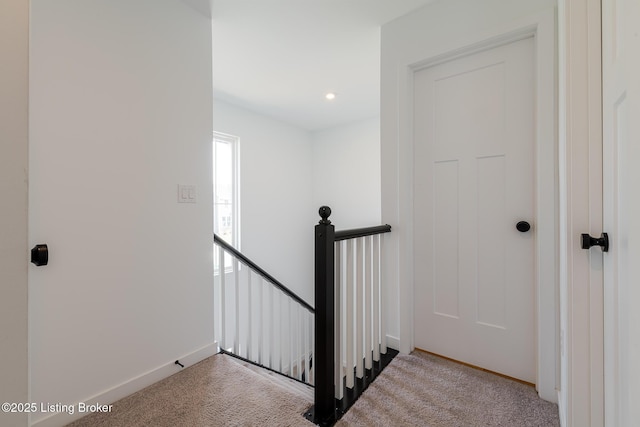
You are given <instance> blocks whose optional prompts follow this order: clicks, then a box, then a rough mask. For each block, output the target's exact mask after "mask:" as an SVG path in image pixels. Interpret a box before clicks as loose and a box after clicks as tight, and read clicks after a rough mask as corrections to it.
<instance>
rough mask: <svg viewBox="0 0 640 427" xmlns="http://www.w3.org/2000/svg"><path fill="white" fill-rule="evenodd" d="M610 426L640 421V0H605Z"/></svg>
mask: <svg viewBox="0 0 640 427" xmlns="http://www.w3.org/2000/svg"><path fill="white" fill-rule="evenodd" d="M602 6H603V7H602V41H603V45H602V49H603V50H602V71H603V180H604V182H603V189H604V193H603V198H604V205H603V206H604V210H603V216H604V231H605V232H608V234H609V237H610V238H611V247H610V249H609V252H608V253H606V254H605V255H604V273H605V274H604V300H605V307H604V317H605V329H604V334H605V345H604V348H605V353H604V357H605V425H606V426H608V427H627V426H636V425H638V422H639V421H638V420H640V406H638V402H640V368H639V367H638V360H640V316H639V315H638V313H639V310H638V304H640V291H639V289H640V285H639V284H640V263H639V262H638V260H640V242H639V240H640V224H639V223H638V220H639V219H640V197H638V188H637V187H638V185H639V184H640V168H639V167H638V161H640V35H639V33H640V30H639V28H640V2H638V0H604V1H603V3H602Z"/></svg>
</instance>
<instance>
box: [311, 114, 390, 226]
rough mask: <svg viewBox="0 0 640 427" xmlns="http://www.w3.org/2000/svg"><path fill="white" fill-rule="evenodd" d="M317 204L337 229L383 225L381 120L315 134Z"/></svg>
mask: <svg viewBox="0 0 640 427" xmlns="http://www.w3.org/2000/svg"><path fill="white" fill-rule="evenodd" d="M313 204H314V207H315V208H316V211H317V208H319V207H320V206H323V205H327V206H329V207H331V210H332V214H331V218H330V219H331V221H332V222H333V223H334V225H335V226H336V229H337V230H344V229H349V228H357V227H368V226H372V225H380V224H381V222H380V221H381V219H380V119H379V118H372V119H368V120H362V121H358V122H355V123H351V124H348V125H345V126H339V127H335V128H331V129H327V130H323V131H320V132H315V133H314V134H313Z"/></svg>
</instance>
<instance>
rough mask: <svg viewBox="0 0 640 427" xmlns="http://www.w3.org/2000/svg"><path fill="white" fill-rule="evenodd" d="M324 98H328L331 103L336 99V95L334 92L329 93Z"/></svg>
mask: <svg viewBox="0 0 640 427" xmlns="http://www.w3.org/2000/svg"><path fill="white" fill-rule="evenodd" d="M324 97H325V98H327V99H328V100H329V101H332V100H334V99H336V94H335V93H333V92H329V93H328V94H326V95H325V96H324Z"/></svg>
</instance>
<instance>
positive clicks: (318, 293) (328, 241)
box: [313, 206, 336, 425]
mask: <svg viewBox="0 0 640 427" xmlns="http://www.w3.org/2000/svg"><path fill="white" fill-rule="evenodd" d="M318 213H319V214H320V217H321V218H322V219H321V220H320V223H319V224H318V225H316V227H315V258H316V259H315V306H316V308H315V353H316V354H315V357H314V359H315V360H314V361H313V363H314V364H315V377H316V378H315V407H314V414H313V418H314V419H313V421H314V422H315V423H316V424H320V425H332V424H333V423H334V422H335V420H336V403H335V386H334V384H333V383H334V377H335V375H334V363H335V362H334V360H335V356H334V348H335V344H334V343H335V340H334V336H335V329H334V326H335V325H334V322H335V320H334V319H335V317H334V310H335V308H334V292H335V291H334V287H335V283H334V281H335V278H334V270H333V269H334V243H335V240H334V239H335V227H334V226H333V225H332V224H331V221H330V220H329V215H331V209H330V208H329V207H328V206H322V207H321V208H320V210H319V212H318Z"/></svg>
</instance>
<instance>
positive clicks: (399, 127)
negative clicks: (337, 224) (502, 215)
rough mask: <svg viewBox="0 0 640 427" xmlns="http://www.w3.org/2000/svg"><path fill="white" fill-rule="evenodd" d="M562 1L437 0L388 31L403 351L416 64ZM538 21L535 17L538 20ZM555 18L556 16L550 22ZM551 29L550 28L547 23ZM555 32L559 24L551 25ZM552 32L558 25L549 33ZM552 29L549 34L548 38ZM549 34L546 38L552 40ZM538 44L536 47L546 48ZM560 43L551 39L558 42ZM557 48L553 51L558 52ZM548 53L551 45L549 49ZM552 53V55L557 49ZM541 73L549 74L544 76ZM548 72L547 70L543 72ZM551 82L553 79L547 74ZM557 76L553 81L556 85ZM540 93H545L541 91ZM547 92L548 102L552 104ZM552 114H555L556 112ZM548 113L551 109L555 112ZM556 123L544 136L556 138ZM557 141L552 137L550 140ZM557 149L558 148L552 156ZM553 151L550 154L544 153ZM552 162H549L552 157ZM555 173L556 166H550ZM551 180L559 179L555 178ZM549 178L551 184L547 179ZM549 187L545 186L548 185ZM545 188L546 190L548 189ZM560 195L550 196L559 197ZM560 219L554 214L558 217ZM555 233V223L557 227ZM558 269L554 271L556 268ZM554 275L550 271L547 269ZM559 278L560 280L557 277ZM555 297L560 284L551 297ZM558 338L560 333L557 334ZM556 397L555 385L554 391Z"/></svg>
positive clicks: (393, 313) (395, 322)
mask: <svg viewBox="0 0 640 427" xmlns="http://www.w3.org/2000/svg"><path fill="white" fill-rule="evenodd" d="M554 6H555V1H553V0H535V1H527V2H520V1H517V2H513V1H508V0H486V1H482V2H478V1H475V0H448V1H437V2H434V3H431V4H429V5H427V6H425V7H424V8H422V9H420V10H418V11H416V12H414V13H411V14H408V15H405V16H404V17H401V18H399V19H397V20H395V21H392V22H391V23H389V24H387V25H385V26H383V28H382V57H381V62H382V67H381V159H382V160H381V167H382V172H381V173H382V222H384V223H389V224H390V225H391V226H392V227H393V228H394V230H395V232H394V233H391V235H390V238H389V244H388V245H387V250H388V251H389V252H390V253H391V255H390V257H389V258H388V264H387V265H386V266H385V268H386V276H385V281H386V282H387V283H389V284H392V287H391V288H388V289H387V290H388V295H387V300H388V302H389V312H388V332H389V334H390V335H392V336H396V337H398V338H399V340H400V347H401V348H400V349H401V350H402V351H405V352H406V351H410V350H411V349H412V342H413V324H412V320H411V316H410V315H407V313H411V310H412V306H413V302H412V296H411V290H412V283H413V277H412V274H413V264H412V263H413V241H412V238H413V236H412V223H413V204H412V194H413V176H412V170H413V161H412V148H411V143H410V141H411V118H410V117H409V115H408V113H407V112H408V111H411V108H410V104H411V99H410V97H409V95H408V94H409V93H410V79H409V77H408V76H409V73H410V66H412V65H413V64H417V63H419V62H421V61H425V60H426V59H429V58H438V56H439V55H445V54H447V53H448V52H451V51H455V50H456V49H460V48H462V47H465V46H469V45H471V44H472V43H474V42H478V41H480V40H486V39H489V38H491V37H496V36H498V35H500V34H505V33H508V32H510V31H514V30H515V29H518V28H522V27H524V26H527V27H528V26H531V25H532V24H534V23H535V19H536V18H535V17H536V16H541V15H540V14H544V16H545V19H546V21H549V19H547V17H548V16H553V10H554ZM532 17H534V18H532ZM551 21H553V19H551ZM545 25H546V24H545ZM551 27H553V22H551ZM550 32H551V34H552V33H553V28H551V30H550ZM548 33H549V31H547V34H548ZM549 39H550V38H549V37H548V35H547V36H545V37H544V40H543V41H542V42H543V43H544V44H545V46H546V45H547V44H548V43H549ZM540 42H541V41H540V40H537V43H540ZM552 43H553V40H551V44H552ZM551 49H552V48H551ZM546 50H549V49H546V48H545V51H546ZM550 54H551V55H553V52H550ZM541 73H542V72H541ZM544 73H546V71H545V72H544ZM544 76H545V78H546V79H547V80H546V81H548V78H547V75H546V74H544ZM552 80H553V76H552V77H551V81H552ZM538 96H540V95H539V94H538ZM551 98H552V97H547V96H546V95H545V100H546V101H549V100H551V101H553V99H551ZM551 110H552V109H551ZM551 110H550V109H547V111H551ZM553 130H554V126H553V125H551V126H546V127H545V129H544V131H545V132H549V133H552V132H553ZM551 140H553V134H552V136H551ZM553 153H554V150H553V147H552V150H551V154H552V155H553ZM544 154H545V155H546V154H548V150H546V151H545V153H544ZM545 158H546V157H545ZM547 167H548V169H549V170H551V169H552V168H553V165H549V166H547ZM545 177H546V178H549V179H551V181H553V175H549V176H548V177H547V176H546V175H545ZM547 181H548V179H547ZM545 183H546V181H545ZM545 188H546V187H545ZM553 193H554V191H551V192H549V193H548V194H553ZM551 220H552V221H551V222H553V215H552V218H551ZM551 231H552V233H553V225H552V224H551ZM550 270H551V269H550ZM545 273H547V272H545ZM552 276H553V275H552ZM553 298H555V295H554V292H553V286H552V288H551V299H553ZM544 309H545V310H548V311H549V316H545V321H546V320H547V318H549V319H554V318H555V310H554V307H553V305H551V306H547V305H545V306H544ZM551 333H552V335H553V336H555V330H553V329H552V331H551ZM553 336H551V335H547V337H549V338H550V341H551V343H550V346H549V348H550V349H551V351H549V352H545V358H546V359H549V358H550V359H551V360H552V361H553V360H554V358H555V353H554V351H553V347H554V346H555V340H554V338H553ZM547 389H549V390H548V393H549V394H550V395H549V396H548V397H547V398H548V399H550V400H551V399H553V398H554V394H555V390H554V384H551V385H550V387H547Z"/></svg>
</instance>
